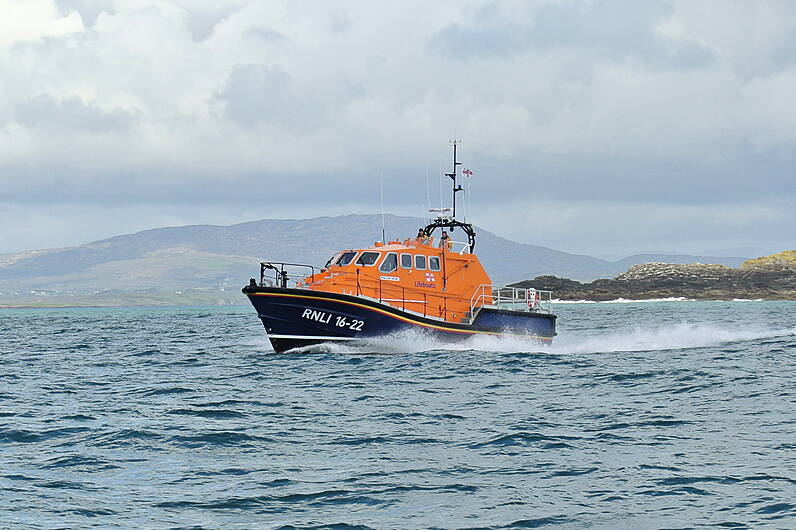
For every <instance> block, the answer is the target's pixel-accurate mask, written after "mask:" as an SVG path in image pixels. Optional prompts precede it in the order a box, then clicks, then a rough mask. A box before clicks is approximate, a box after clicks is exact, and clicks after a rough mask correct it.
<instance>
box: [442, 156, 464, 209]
mask: <svg viewBox="0 0 796 530" xmlns="http://www.w3.org/2000/svg"><path fill="white" fill-rule="evenodd" d="M452 143H453V170H452V171H451V172H450V173H445V175H447V176H448V177H450V178H451V180H453V218H454V219H456V194H457V193H459V192H460V191H464V189H463V188H462V187H461V185H458V186H457V185H456V178H457V177H458V174H459V168H458V166H460V165H462V163H461V162H458V161H457V159H456V148H457V147H458V145H459V141H458V140H453V141H452Z"/></svg>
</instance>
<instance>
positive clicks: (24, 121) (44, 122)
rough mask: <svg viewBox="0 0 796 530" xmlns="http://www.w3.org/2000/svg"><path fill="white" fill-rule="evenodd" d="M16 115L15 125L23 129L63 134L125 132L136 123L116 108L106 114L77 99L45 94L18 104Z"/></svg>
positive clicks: (133, 116) (131, 117)
mask: <svg viewBox="0 0 796 530" xmlns="http://www.w3.org/2000/svg"><path fill="white" fill-rule="evenodd" d="M15 116H16V121H17V123H19V124H20V125H23V126H26V127H35V128H53V129H55V128H57V129H61V130H62V131H66V132H70V131H71V132H75V131H89V132H107V131H118V130H126V129H130V128H131V127H132V126H133V124H134V123H135V120H136V116H135V115H134V114H133V113H131V112H126V111H124V110H121V109H118V108H115V109H112V110H108V111H105V110H103V109H100V108H97V107H95V106H93V105H90V104H86V103H84V102H83V101H82V100H81V99H80V98H78V97H71V98H68V99H65V100H63V101H58V100H56V99H55V98H53V97H52V96H49V95H47V94H43V95H40V96H36V97H34V98H31V99H29V100H28V101H25V102H23V103H20V104H19V105H18V106H17V109H16V114H15Z"/></svg>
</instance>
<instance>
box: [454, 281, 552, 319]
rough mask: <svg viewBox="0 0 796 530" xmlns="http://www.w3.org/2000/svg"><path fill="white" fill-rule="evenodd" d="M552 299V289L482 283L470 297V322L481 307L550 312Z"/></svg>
mask: <svg viewBox="0 0 796 530" xmlns="http://www.w3.org/2000/svg"><path fill="white" fill-rule="evenodd" d="M552 300H553V291H540V290H539V289H522V288H520V287H492V285H490V284H482V285H479V286H478V287H477V288H476V290H475V292H474V293H473V296H471V297H470V322H471V323H472V322H473V321H474V320H475V317H476V315H477V314H478V311H480V310H481V308H482V307H490V308H495V309H503V310H506V311H523V312H530V311H532V312H536V313H550V312H551V304H552Z"/></svg>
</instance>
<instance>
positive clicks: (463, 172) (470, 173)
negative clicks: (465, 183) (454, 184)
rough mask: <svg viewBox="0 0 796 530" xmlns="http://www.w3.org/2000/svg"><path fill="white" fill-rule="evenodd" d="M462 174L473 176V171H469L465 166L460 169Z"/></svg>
mask: <svg viewBox="0 0 796 530" xmlns="http://www.w3.org/2000/svg"><path fill="white" fill-rule="evenodd" d="M462 174H463V175H467V176H468V177H472V176H473V172H472V171H470V170H469V169H467V168H464V170H463V171H462Z"/></svg>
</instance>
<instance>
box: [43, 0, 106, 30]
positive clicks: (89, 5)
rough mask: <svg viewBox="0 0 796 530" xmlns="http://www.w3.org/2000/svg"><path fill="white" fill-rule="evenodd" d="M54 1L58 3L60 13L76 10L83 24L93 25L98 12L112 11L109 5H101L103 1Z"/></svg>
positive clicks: (64, 13)
mask: <svg viewBox="0 0 796 530" xmlns="http://www.w3.org/2000/svg"><path fill="white" fill-rule="evenodd" d="M55 3H56V4H57V5H58V10H59V11H60V13H61V15H67V14H68V13H69V12H70V11H77V12H78V13H79V14H80V18H81V19H83V24H84V25H86V26H89V27H90V26H93V25H94V23H95V22H96V21H97V17H98V16H99V14H100V13H102V12H108V13H111V12H113V11H112V8H111V6H109V5H103V4H104V2H97V1H96V0H55Z"/></svg>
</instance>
